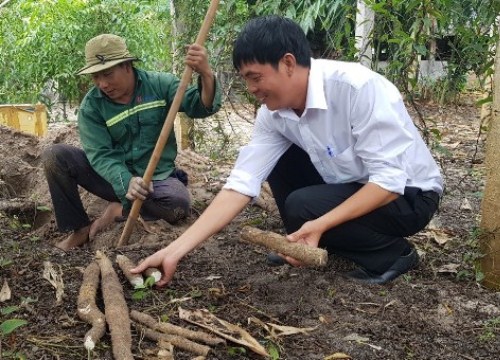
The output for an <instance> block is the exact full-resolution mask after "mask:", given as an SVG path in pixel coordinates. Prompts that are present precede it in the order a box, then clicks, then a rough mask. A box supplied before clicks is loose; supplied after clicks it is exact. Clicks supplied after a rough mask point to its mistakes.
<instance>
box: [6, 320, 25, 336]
mask: <svg viewBox="0 0 500 360" xmlns="http://www.w3.org/2000/svg"><path fill="white" fill-rule="evenodd" d="M27 323H28V322H27V321H26V320H21V319H8V320H5V321H4V322H2V323H1V324H0V334H1V335H2V336H6V335H9V334H10V333H12V332H13V331H14V330H16V329H17V328H19V327H21V326H24V325H26V324H27Z"/></svg>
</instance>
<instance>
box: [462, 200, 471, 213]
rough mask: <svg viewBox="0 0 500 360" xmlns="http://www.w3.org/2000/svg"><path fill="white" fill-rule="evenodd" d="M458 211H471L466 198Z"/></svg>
mask: <svg viewBox="0 0 500 360" xmlns="http://www.w3.org/2000/svg"><path fill="white" fill-rule="evenodd" d="M460 210H467V211H472V206H471V204H470V202H469V200H468V199H467V198H464V199H463V200H462V204H461V205H460Z"/></svg>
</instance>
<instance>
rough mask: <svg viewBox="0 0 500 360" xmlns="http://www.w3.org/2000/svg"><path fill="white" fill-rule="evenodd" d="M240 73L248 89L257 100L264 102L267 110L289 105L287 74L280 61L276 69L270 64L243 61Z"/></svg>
mask: <svg viewBox="0 0 500 360" xmlns="http://www.w3.org/2000/svg"><path fill="white" fill-rule="evenodd" d="M240 75H241V76H242V77H243V79H244V80H245V83H246V86H247V89H248V91H249V92H250V93H251V94H252V95H254V96H255V97H256V98H257V100H258V101H259V102H260V103H262V104H266V106H267V108H268V109H269V110H277V109H282V108H286V107H289V106H290V104H288V102H289V99H288V97H287V93H289V91H287V84H288V83H289V81H290V80H289V76H287V73H286V67H285V65H284V64H283V63H282V62H281V61H280V63H279V66H278V69H276V68H274V67H273V66H272V65H270V64H259V63H257V62H255V63H245V64H242V65H241V67H240Z"/></svg>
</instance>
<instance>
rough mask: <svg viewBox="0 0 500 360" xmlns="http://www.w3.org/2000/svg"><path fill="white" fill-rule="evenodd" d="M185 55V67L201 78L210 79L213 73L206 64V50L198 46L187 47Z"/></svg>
mask: <svg viewBox="0 0 500 360" xmlns="http://www.w3.org/2000/svg"><path fill="white" fill-rule="evenodd" d="M186 48H187V54H186V65H188V66H190V67H191V69H193V71H196V72H197V73H198V74H200V75H201V76H203V77H207V78H212V76H213V73H212V69H211V68H210V65H209V64H208V54H207V50H206V49H205V48H204V47H203V46H201V45H198V44H192V45H188V46H187V47H186Z"/></svg>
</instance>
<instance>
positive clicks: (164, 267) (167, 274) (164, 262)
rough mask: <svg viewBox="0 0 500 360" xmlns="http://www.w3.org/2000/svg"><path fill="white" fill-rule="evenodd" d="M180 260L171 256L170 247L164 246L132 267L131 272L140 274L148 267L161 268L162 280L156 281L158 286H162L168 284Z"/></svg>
mask: <svg viewBox="0 0 500 360" xmlns="http://www.w3.org/2000/svg"><path fill="white" fill-rule="evenodd" d="M178 262H179V260H176V259H174V258H173V257H171V256H169V255H168V249H167V248H164V249H161V250H159V251H157V252H155V253H154V254H153V255H151V256H149V257H147V258H146V259H144V261H142V262H141V263H140V264H139V265H138V266H137V267H135V268H133V269H131V270H130V272H131V273H132V274H140V273H142V272H143V271H144V270H146V269H148V268H152V267H153V268H157V269H160V271H161V272H162V277H161V279H160V281H158V282H157V283H156V286H158V287H162V286H165V285H167V284H168V283H169V282H170V281H171V280H172V278H173V277H174V273H175V270H176V269H177V263H178Z"/></svg>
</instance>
